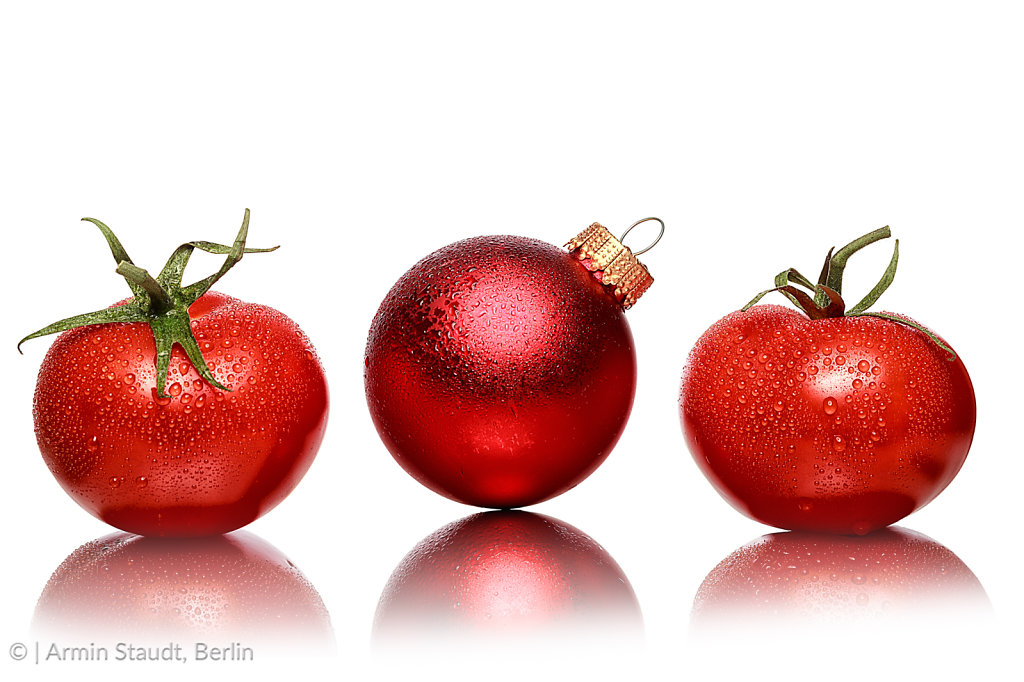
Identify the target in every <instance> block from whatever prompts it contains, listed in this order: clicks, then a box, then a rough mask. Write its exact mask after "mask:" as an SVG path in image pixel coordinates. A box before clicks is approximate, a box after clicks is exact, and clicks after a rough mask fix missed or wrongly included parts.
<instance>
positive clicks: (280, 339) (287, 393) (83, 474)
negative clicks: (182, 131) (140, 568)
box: [18, 209, 328, 536]
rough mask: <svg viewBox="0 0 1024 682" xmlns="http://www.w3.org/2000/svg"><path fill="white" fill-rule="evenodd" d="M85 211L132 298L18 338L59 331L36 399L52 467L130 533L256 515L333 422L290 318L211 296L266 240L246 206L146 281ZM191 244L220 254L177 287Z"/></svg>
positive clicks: (311, 357)
mask: <svg viewBox="0 0 1024 682" xmlns="http://www.w3.org/2000/svg"><path fill="white" fill-rule="evenodd" d="M85 220H87V221H89V222H91V223H93V224H94V225H95V226H96V227H98V228H99V229H100V231H101V233H102V234H103V236H104V238H105V239H106V241H107V244H108V246H109V247H110V250H111V253H112V254H113V256H114V260H115V261H116V262H117V263H118V266H117V272H118V273H119V274H120V275H121V276H123V277H124V278H125V280H126V281H127V282H128V286H129V287H130V288H131V291H132V294H133V296H132V298H129V299H127V300H125V301H121V302H120V303H116V304H114V305H113V306H111V307H110V308H106V309H103V310H98V311H96V312H93V313H87V314H85V315H77V316H74V317H70V318H67V319H64V320H61V321H59V322H56V323H54V324H52V325H49V326H48V327H45V328H43V329H40V330H39V331H37V332H35V333H33V334H30V335H29V336H27V337H25V339H22V342H21V343H23V342H24V341H26V340H28V339H32V338H36V337H38V336H43V335H46V334H53V333H57V332H62V333H61V334H60V336H58V337H57V339H56V340H55V341H54V343H53V345H52V346H51V347H50V349H49V351H48V352H47V354H46V357H45V358H44V359H43V363H42V366H41V368H40V370H39V377H38V380H37V383H36V391H35V400H34V402H33V416H34V420H35V431H36V439H37V442H38V444H39V449H40V451H41V452H42V455H43V459H44V461H45V462H46V465H47V466H48V467H49V469H50V471H51V472H52V473H53V475H54V477H55V478H56V479H57V481H58V482H59V483H60V485H61V486H62V487H63V488H64V490H65V491H67V493H68V494H69V495H70V496H71V497H72V498H73V499H74V500H75V501H76V502H77V503H78V504H79V505H81V506H82V507H83V508H85V509H86V510H87V511H89V512H90V513H91V514H93V515H94V516H96V517H98V518H100V519H102V520H103V521H106V522H107V523H109V524H110V525H112V526H116V527H117V528H120V529H122V530H126V531H129V532H133V533H139V534H143V535H159V536H200V535H212V534H217V533H225V532H229V531H232V530H235V529H237V528H240V527H242V526H244V525H246V524H248V523H250V522H251V521H253V520H254V519H256V518H257V517H259V516H261V515H263V514H264V513H266V512H267V511H268V510H270V509H271V508H273V507H274V506H276V505H277V504H278V503H279V502H281V500H283V499H284V498H285V497H286V496H287V495H288V493H289V492H291V490H292V489H293V488H294V487H295V486H296V485H297V484H298V482H299V480H300V479H301V478H302V476H303V475H304V474H305V472H306V471H307V470H308V469H309V466H310V465H311V463H312V461H313V458H314V456H315V455H316V452H317V449H318V448H319V446H320V441H321V439H322V437H323V433H324V429H325V427H326V424H327V412H328V393H327V381H326V377H325V375H324V371H323V367H322V366H321V364H320V360H319V358H318V356H317V354H316V351H315V350H314V349H313V346H312V344H311V343H310V341H309V339H308V338H306V336H305V334H303V333H302V331H301V330H300V329H299V327H298V326H297V325H296V324H295V322H293V321H292V320H290V319H289V318H288V317H286V316H285V315H283V314H282V313H280V312H278V311H277V310H275V309H273V308H270V307H268V306H264V305H259V304H254V303H246V302H243V301H240V300H238V299H236V298H232V297H231V296H226V295H224V294H220V293H216V292H213V291H210V287H212V286H213V284H214V283H216V282H217V281H218V280H220V278H221V277H223V276H224V274H225V273H227V272H228V270H230V269H231V268H232V267H233V266H234V265H235V264H236V263H238V261H239V260H241V258H242V256H243V255H244V254H246V253H256V252H265V251H272V250H273V249H251V248H247V247H246V246H245V241H246V237H247V234H248V227H249V211H248V209H246V211H245V218H244V220H243V222H242V227H241V229H240V230H239V232H238V235H237V237H236V238H235V241H234V243H233V244H232V245H231V246H225V245H221V244H214V243H211V242H205V241H194V242H188V243H186V244H183V245H181V246H180V247H178V248H177V249H176V250H175V251H174V253H173V255H172V256H171V258H170V259H169V260H168V261H167V264H166V265H165V266H164V268H163V270H162V271H161V272H160V274H159V275H158V276H157V277H153V276H151V275H150V274H149V273H148V272H147V271H146V270H144V269H142V268H140V267H138V266H136V265H135V264H134V263H133V262H132V260H131V259H130V258H129V257H128V254H127V253H126V252H125V249H124V247H123V246H122V245H121V243H120V241H119V240H118V239H117V237H116V236H114V233H113V232H112V231H111V230H110V228H108V227H107V226H106V225H104V224H103V223H101V222H100V221H98V220H94V219H91V218H86V219H85ZM274 248H277V247H274ZM195 249H199V250H201V251H206V252H208V253H213V254H220V255H225V256H226V258H225V260H224V264H223V265H222V266H221V268H220V269H219V270H218V272H216V273H215V274H213V275H211V276H209V277H206V278H204V279H202V280H200V281H198V282H196V283H194V284H191V285H188V286H183V285H182V275H183V273H184V270H185V266H186V265H187V263H188V261H189V258H190V256H191V255H192V253H193V251H194V250H195ZM21 343H19V344H18V345H19V349H20V346H21Z"/></svg>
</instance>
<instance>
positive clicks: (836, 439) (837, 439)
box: [832, 435, 846, 452]
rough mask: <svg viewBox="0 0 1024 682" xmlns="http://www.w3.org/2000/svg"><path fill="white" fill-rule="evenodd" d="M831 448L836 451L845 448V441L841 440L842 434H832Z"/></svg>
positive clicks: (841, 450)
mask: <svg viewBox="0 0 1024 682" xmlns="http://www.w3.org/2000/svg"><path fill="white" fill-rule="evenodd" d="M832 449H833V450H835V451H836V452H843V451H844V450H846V441H845V440H843V437H842V436H839V435H835V436H832Z"/></svg>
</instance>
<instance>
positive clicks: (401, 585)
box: [374, 511, 643, 641]
mask: <svg viewBox="0 0 1024 682" xmlns="http://www.w3.org/2000/svg"><path fill="white" fill-rule="evenodd" d="M642 622H643V618H642V616H641V614H640V605H639V604H638V603H637V599H636V595H635V594H634V593H633V588H632V587H630V584H629V580H628V579H627V578H626V576H625V574H624V573H623V572H622V569H621V568H619V565H618V564H617V563H615V560H614V559H612V557H611V556H610V555H609V554H608V552H607V551H605V550H604V548H602V547H601V546H600V545H599V544H597V543H596V542H595V541H594V540H593V539H592V538H591V537H590V536H588V535H586V534H585V533H583V532H582V531H580V530H579V529H577V528H574V527H573V526H570V525H569V524H567V523H565V522H564V521H560V520H558V519H555V518H552V517H550V516H544V515H542V514H533V513H530V512H525V511H492V512H484V513H481V514H474V515H472V516H468V517H466V518H464V519H460V520H458V521H455V522H454V523H450V524H448V525H447V526H445V527H443V528H441V529H439V530H438V531H436V532H434V533H432V534H431V535H429V536H428V537H426V538H424V539H423V541H421V542H420V543H419V544H418V545H416V547H414V548H413V549H412V551H410V552H409V554H408V555H406V557H405V558H404V559H403V560H402V562H401V564H399V566H398V567H397V568H396V569H395V571H394V573H393V574H392V575H391V578H390V580H388V583H387V586H386V587H385V588H384V592H383V594H382V595H381V598H380V603H379V604H378V606H377V615H376V618H375V620H374V638H375V639H376V640H377V641H386V640H398V639H401V638H412V639H414V640H419V639H421V638H423V637H424V636H426V637H430V636H432V635H444V634H451V633H458V634H460V635H462V634H470V635H472V634H480V635H487V634H502V635H506V634H513V635H519V634H525V635H530V636H536V635H538V634H542V633H549V634H550V633H552V632H553V631H556V630H558V629H559V628H562V627H567V628H570V629H571V631H574V632H575V631H579V629H580V628H588V629H593V630H596V631H599V632H602V633H604V634H612V633H616V634H629V633H633V632H638V631H639V630H640V629H642ZM460 641H461V640H460Z"/></svg>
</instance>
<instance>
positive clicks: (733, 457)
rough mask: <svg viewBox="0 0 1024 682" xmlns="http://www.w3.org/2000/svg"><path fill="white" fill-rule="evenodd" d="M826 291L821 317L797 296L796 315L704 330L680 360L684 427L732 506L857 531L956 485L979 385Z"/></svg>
mask: <svg viewBox="0 0 1024 682" xmlns="http://www.w3.org/2000/svg"><path fill="white" fill-rule="evenodd" d="M882 233H883V231H879V232H878V233H872V235H868V236H867V237H866V238H862V240H858V241H857V242H854V243H853V245H857V244H858V243H859V242H861V241H865V242H869V241H870V239H874V240H877V239H879V238H884V236H888V230H884V234H882ZM861 245H863V244H861ZM858 248H859V247H858ZM855 250H856V249H852V250H850V249H849V248H847V249H843V250H840V251H839V252H836V255H835V256H833V257H832V260H833V261H835V259H836V258H837V257H838V256H839V254H840V253H843V252H844V251H849V252H852V251H855ZM830 255H831V252H830ZM846 255H849V254H848V253H847V254H846ZM833 267H835V264H834V262H833ZM894 271H895V258H894V260H893V263H891V264H890V272H889V273H887V276H888V277H889V278H890V279H891V275H892V273H893V272H894ZM792 272H794V271H789V273H783V274H782V275H780V278H782V277H784V276H789V277H799V273H796V275H792V274H791V273H792ZM826 272H827V270H826ZM801 279H802V278H801ZM883 283H884V282H883ZM834 284H835V283H834ZM835 286H837V287H838V286H839V285H838V284H835ZM818 289H819V290H821V291H823V289H822V287H821V286H819V287H818ZM784 290H785V291H786V292H787V293H791V292H797V293H799V290H796V289H794V288H793V287H792V286H791V285H786V287H784ZM830 291H831V290H830ZM877 293H878V292H877V291H875V292H872V295H874V296H876V297H877ZM831 295H832V296H833V299H832V302H831V303H830V304H829V305H828V306H826V307H825V308H817V307H815V305H814V302H813V301H812V300H811V299H810V298H809V297H807V296H805V297H804V299H803V301H804V305H805V310H804V312H798V311H796V310H791V309H788V308H783V307H781V306H776V305H759V306H755V307H753V308H750V309H749V310H747V309H745V310H743V311H740V312H735V313H732V314H730V315H727V316H726V317H724V318H722V319H721V320H719V321H718V322H716V323H715V324H714V325H712V326H711V328H710V329H708V330H707V332H705V333H704V335H703V336H701V338H700V340H699V341H698V342H697V344H696V346H695V347H694V349H693V350H692V351H691V353H690V357H689V359H688V361H687V365H686V369H685V371H684V374H683V381H682V390H681V393H680V404H681V418H682V425H683V431H684V433H685V434H686V438H687V442H688V445H689V447H690V451H691V452H692V454H693V457H694V459H695V460H696V462H697V464H698V466H700V468H701V470H702V471H703V472H704V474H705V475H706V476H707V477H708V479H709V480H710V481H711V482H712V484H713V485H714V486H715V488H716V489H717V490H718V492H719V493H721V494H722V496H723V497H724V498H725V499H726V500H727V501H728V502H729V503H730V504H732V505H733V506H734V507H736V508H737V509H739V510H740V511H742V512H744V513H746V514H747V515H749V516H751V517H753V518H754V519H757V520H758V521H761V522H763V523H766V524H769V525H772V526H777V527H779V528H787V529H791V530H808V531H826V532H835V533H856V534H864V533H867V532H870V531H872V530H874V529H876V528H881V527H884V526H887V525H889V524H890V523H894V522H896V521H898V520H899V519H901V518H903V517H905V516H906V515H908V514H910V513H911V512H913V511H914V510H916V509H919V508H920V507H922V506H923V505H925V504H927V503H928V502H929V501H931V500H932V499H934V498H935V496H936V495H938V494H939V493H940V492H942V490H943V489H944V488H945V487H946V486H947V485H949V483H950V481H952V480H953V477H954V476H956V474H957V472H958V471H959V470H960V467H961V465H963V463H964V459H965V458H966V457H967V451H968V449H969V448H970V446H971V440H972V438H973V435H974V423H975V401H974V389H973V388H972V385H971V379H970V377H969V376H968V375H967V370H966V369H965V368H964V364H963V363H962V362H961V361H960V358H959V356H956V355H955V354H954V352H953V351H952V349H950V348H949V347H948V346H946V345H945V344H944V343H943V342H942V341H941V339H939V338H938V337H936V336H934V334H931V332H928V331H927V330H924V329H923V328H920V327H917V326H916V323H914V322H912V321H910V320H908V319H906V318H896V317H894V316H891V315H888V314H887V313H879V314H878V315H881V316H882V317H878V316H875V314H874V313H866V312H859V313H856V312H846V313H844V310H845V308H844V307H843V303H842V299H841V298H839V296H838V294H836V293H835V291H832V292H831ZM755 300H757V299H755ZM856 309H857V308H856V307H855V308H854V310H856Z"/></svg>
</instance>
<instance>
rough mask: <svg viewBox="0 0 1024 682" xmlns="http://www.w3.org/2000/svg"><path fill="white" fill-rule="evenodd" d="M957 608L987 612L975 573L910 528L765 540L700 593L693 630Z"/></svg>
mask: <svg viewBox="0 0 1024 682" xmlns="http://www.w3.org/2000/svg"><path fill="white" fill-rule="evenodd" d="M957 607H959V608H962V609H972V610H985V609H987V607H988V598H987V597H986V595H985V590H984V589H983V588H982V586H981V583H979V582H978V579H977V578H976V577H975V576H974V574H973V573H972V572H971V570H970V569H969V568H968V567H967V566H966V565H965V564H964V563H963V562H962V561H960V559H959V558H958V557H957V556H956V555H955V554H953V552H951V551H949V550H948V549H946V548H945V547H943V546H942V545H940V544H939V543H937V542H935V541H934V540H932V539H931V538H928V537H926V536H924V535H921V534H920V533H915V532H913V531H910V530H905V529H903V528H886V529H883V530H879V531H876V532H874V533H871V534H870V535H866V536H864V537H853V536H845V537H844V536H836V535H826V534H818V533H806V532H800V531H794V532H790V533H774V534H771V535H765V536H764V537H761V538H759V539H757V540H755V541H753V542H751V543H750V544H748V545H745V546H743V547H741V548H740V549H738V550H736V551H735V552H733V553H732V554H731V555H729V556H728V557H727V558H726V559H724V560H723V561H722V562H721V563H720V564H719V565H718V566H717V567H715V569H714V570H713V571H711V573H710V574H708V576H707V578H705V580H704V583H703V584H702V585H701V586H700V589H699V590H698V591H697V597H696V599H695V600H694V605H693V624H694V626H695V627H702V626H711V627H713V626H715V625H722V626H725V627H733V626H736V625H739V624H741V623H747V624H752V623H753V624H757V622H758V621H759V620H762V619H777V618H792V619H795V620H810V621H812V622H814V621H817V622H821V621H830V622H844V621H857V620H861V619H878V618H883V619H884V618H891V617H902V616H910V617H913V616H927V615H929V614H935V613H940V612H942V611H945V610H950V611H951V612H952V613H956V610H955V609H956V608H957ZM762 622H763V620H762Z"/></svg>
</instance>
